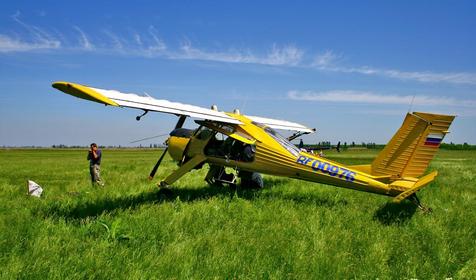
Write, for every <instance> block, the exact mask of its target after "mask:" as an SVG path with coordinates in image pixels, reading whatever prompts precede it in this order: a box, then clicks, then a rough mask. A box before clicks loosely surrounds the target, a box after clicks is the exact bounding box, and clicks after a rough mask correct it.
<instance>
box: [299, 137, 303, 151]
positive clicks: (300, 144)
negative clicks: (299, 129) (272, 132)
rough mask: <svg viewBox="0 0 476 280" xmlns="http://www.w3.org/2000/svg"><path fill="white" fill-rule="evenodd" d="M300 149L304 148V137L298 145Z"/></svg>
mask: <svg viewBox="0 0 476 280" xmlns="http://www.w3.org/2000/svg"><path fill="white" fill-rule="evenodd" d="M298 148H299V149H302V148H304V142H302V139H300V141H299V146H298Z"/></svg>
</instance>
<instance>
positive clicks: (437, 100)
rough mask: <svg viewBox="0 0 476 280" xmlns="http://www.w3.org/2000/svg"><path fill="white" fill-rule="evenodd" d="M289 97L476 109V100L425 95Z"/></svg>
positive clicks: (349, 92) (310, 93)
mask: <svg viewBox="0 0 476 280" xmlns="http://www.w3.org/2000/svg"><path fill="white" fill-rule="evenodd" d="M287 97H288V98H289V99H292V100H299V101H321V102H339V103H365V104H393V105H410V104H414V105H433V106H459V107H474V108H476V100H458V99H455V98H451V97H444V96H442V97H431V96H425V95H415V96H412V95H391V94H390V95H388V94H377V93H373V92H367V91H355V90H331V91H320V92H319V91H296V90H292V91H289V92H288V94H287Z"/></svg>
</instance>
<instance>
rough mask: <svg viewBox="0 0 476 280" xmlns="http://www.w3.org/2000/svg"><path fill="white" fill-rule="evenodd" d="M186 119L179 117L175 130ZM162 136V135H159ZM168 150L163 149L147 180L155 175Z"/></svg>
mask: <svg viewBox="0 0 476 280" xmlns="http://www.w3.org/2000/svg"><path fill="white" fill-rule="evenodd" d="M186 119H187V116H183V115H182V116H180V117H179V119H178V121H177V124H175V129H177V128H181V127H182V126H183V124H184V123H185V120H186ZM160 136H162V135H160ZM168 149H169V147H168V146H167V147H166V148H165V149H164V152H163V153H162V155H161V156H160V158H159V160H158V161H157V163H156V164H155V165H154V168H152V171H151V172H150V174H149V180H152V179H153V178H154V176H155V173H157V169H159V166H160V163H161V162H162V160H163V159H164V157H165V154H166V153H167V150H168Z"/></svg>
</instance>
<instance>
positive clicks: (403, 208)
mask: <svg viewBox="0 0 476 280" xmlns="http://www.w3.org/2000/svg"><path fill="white" fill-rule="evenodd" d="M416 210H417V206H416V205H415V204H413V203H411V202H409V201H406V200H405V201H402V202H401V203H393V202H387V203H386V204H385V205H383V206H382V207H380V209H378V210H377V211H376V212H375V215H374V219H375V220H377V221H379V222H380V223H381V224H383V225H401V224H404V223H405V222H406V221H408V220H410V219H411V218H412V217H413V215H414V214H415V212H416Z"/></svg>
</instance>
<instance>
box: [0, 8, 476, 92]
mask: <svg viewBox="0 0 476 280" xmlns="http://www.w3.org/2000/svg"><path fill="white" fill-rule="evenodd" d="M12 19H13V20H14V21H15V22H16V23H18V24H19V25H20V26H21V27H23V28H24V29H25V30H27V32H28V36H23V37H20V36H16V37H12V36H10V35H6V34H0V53H6V52H27V51H34V50H40V49H41V50H48V49H63V50H65V51H67V50H84V51H97V52H102V53H109V54H121V55H130V56H143V57H162V58H167V59H182V60H184V59H189V60H202V61H215V62H224V63H242V64H259V65H270V66H284V67H296V68H300V69H309V68H311V69H318V70H320V71H326V72H338V73H356V74H361V75H369V76H380V77H386V78H390V79H398V80H404V81H416V82H424V83H450V84H469V85H476V73H471V72H449V73H436V72H431V71H420V72H419V71H401V70H397V69H379V68H373V67H369V66H345V65H342V63H340V60H341V57H342V56H341V55H337V54H336V53H334V52H333V51H332V50H326V51H325V52H323V53H321V54H318V55H315V56H314V57H313V58H312V55H308V56H305V52H304V51H303V50H302V49H301V48H299V47H297V46H295V45H284V46H281V47H279V46H277V45H276V44H273V45H272V47H271V48H270V50H268V51H267V52H265V53H261V54H258V53H256V52H253V51H251V50H249V49H234V48H229V49H227V50H213V51H212V50H207V49H204V48H198V47H196V46H192V43H191V42H190V41H185V42H183V43H182V44H181V45H180V46H179V47H178V48H170V47H168V46H167V44H166V43H165V41H164V40H163V39H162V38H161V37H160V36H159V32H158V31H157V29H156V28H155V27H154V26H152V25H151V26H149V28H148V30H147V32H144V33H138V32H135V31H133V33H132V36H129V37H127V36H123V35H118V34H116V33H113V32H112V31H110V30H103V33H104V34H105V35H106V36H105V37H106V39H105V40H104V41H102V42H93V41H92V40H90V37H89V36H88V35H87V34H86V32H84V31H83V30H82V29H81V28H80V27H78V26H73V29H74V30H76V31H77V32H78V33H79V37H78V38H77V40H76V42H77V43H76V44H75V45H74V44H73V45H72V44H70V43H68V40H67V39H66V38H65V37H66V36H64V34H62V33H59V32H58V33H57V34H56V35H52V34H51V33H49V32H48V31H46V30H44V29H42V28H40V27H37V26H34V25H30V24H26V23H25V22H23V21H22V20H20V13H19V12H17V13H16V14H14V15H13V16H12Z"/></svg>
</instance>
